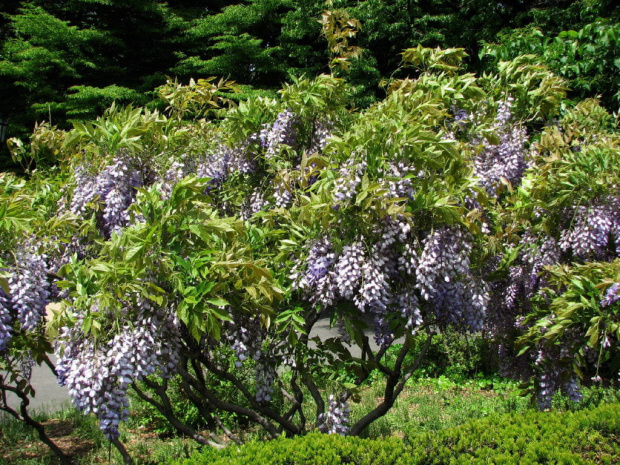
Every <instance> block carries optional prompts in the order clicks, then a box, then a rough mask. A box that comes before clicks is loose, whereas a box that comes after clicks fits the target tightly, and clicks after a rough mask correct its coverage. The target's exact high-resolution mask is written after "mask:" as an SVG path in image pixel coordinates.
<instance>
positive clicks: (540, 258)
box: [0, 47, 620, 461]
mask: <svg viewBox="0 0 620 465" xmlns="http://www.w3.org/2000/svg"><path fill="white" fill-rule="evenodd" d="M464 57H465V54H464V53H463V51H461V50H458V49H453V50H447V51H442V50H430V49H423V48H420V47H418V48H416V49H411V50H408V51H406V52H405V53H404V54H403V61H404V63H405V65H406V66H414V67H417V68H418V70H419V76H418V77H417V78H416V79H406V80H398V81H394V82H391V83H390V85H389V87H388V94H387V96H386V97H385V99H383V100H382V101H381V102H378V103H377V104H375V105H373V106H372V107H370V108H369V109H367V110H365V111H357V110H355V109H353V108H350V107H349V106H348V105H349V102H350V99H349V97H348V94H347V86H346V84H345V83H344V82H343V81H342V80H340V79H338V78H334V77H333V76H320V77H318V78H316V79H307V78H300V79H298V80H297V81H295V82H293V83H292V84H290V85H287V86H285V87H284V88H283V90H282V91H281V93H280V98H279V99H268V98H263V97H252V98H250V99H249V100H247V101H245V102H241V103H239V104H238V105H236V104H235V105H233V104H232V103H230V102H229V103H226V101H225V100H222V99H220V98H219V96H217V97H216V95H218V94H217V92H216V91H217V89H215V88H209V89H211V90H209V89H207V91H208V92H207V94H208V95H207V94H205V92H206V91H205V92H201V93H199V94H200V95H199V101H196V102H193V103H192V102H191V98H193V97H192V95H193V94H192V92H193V91H191V92H190V91H187V92H186V89H184V88H183V87H182V86H181V85H179V84H178V83H176V84H174V86H172V87H170V88H168V89H167V92H168V93H167V94H166V96H167V97H166V98H167V100H168V102H169V103H170V105H171V109H170V110H171V111H172V115H171V116H170V117H168V116H167V115H166V114H160V113H157V112H152V111H147V110H143V109H139V108H136V109H133V108H125V109H121V108H116V107H113V108H112V109H110V110H109V111H108V112H107V113H106V114H105V115H103V116H102V117H101V118H99V119H98V120H97V121H96V122H93V123H92V124H77V125H76V127H75V129H74V130H72V131H70V132H69V133H67V134H66V135H65V136H64V139H63V140H64V143H63V146H62V147H63V148H62V150H61V153H60V154H59V164H58V167H57V168H54V170H53V171H52V172H50V173H38V172H35V173H33V175H32V178H31V179H29V180H28V181H18V180H16V179H15V178H14V177H11V176H9V175H3V177H2V178H1V179H2V184H1V186H2V191H1V192H0V194H1V195H2V197H3V200H4V201H5V202H4V203H3V205H6V208H4V207H3V210H2V211H0V214H1V215H2V216H0V220H1V221H2V222H1V223H0V225H1V228H2V229H1V230H0V234H2V238H3V243H2V244H3V255H2V263H3V270H4V271H3V273H4V274H5V275H6V277H7V278H8V281H7V283H8V287H7V289H5V290H4V291H5V293H4V294H2V296H1V297H2V300H1V301H0V303H1V304H2V307H1V308H0V310H1V313H0V350H1V351H2V360H3V362H2V363H3V364H11V365H10V369H11V373H14V377H13V378H11V379H8V378H7V382H6V383H5V381H4V378H3V384H2V386H3V389H6V386H9V384H10V383H12V382H14V381H19V382H20V383H21V384H20V389H22V388H25V387H27V386H28V385H29V384H28V377H27V376H26V374H27V370H25V371H22V372H20V371H19V370H18V368H17V364H18V363H19V364H22V365H24V363H23V362H26V361H27V360H29V358H28V357H31V356H32V357H34V360H35V361H38V362H40V361H42V360H44V359H45V355H46V354H48V353H49V351H50V348H49V346H48V345H45V344H44V342H45V341H46V339H45V337H44V336H45V333H44V327H43V321H44V318H43V315H44V314H45V307H46V304H47V303H48V302H49V301H51V300H56V301H60V302H61V310H60V311H59V312H57V313H55V314H54V316H53V318H52V320H51V323H50V325H49V327H48V331H47V336H48V337H49V338H50V340H51V341H52V342H53V346H54V351H55V353H56V356H57V357H58V364H57V366H56V367H55V371H56V373H57V375H58V379H59V381H60V383H61V384H63V385H64V386H66V387H67V388H68V389H69V393H70V394H71V396H72V398H73V401H74V403H75V405H76V406H77V407H78V408H80V409H81V410H83V411H85V412H87V413H92V414H95V415H96V416H97V417H98V418H99V420H100V425H101V428H102V430H103V431H104V432H105V434H106V435H107V437H108V438H109V439H110V440H111V441H113V442H114V444H115V445H116V446H117V447H119V449H121V450H123V449H122V445H121V444H120V442H119V439H118V438H119V425H120V423H121V422H122V421H124V420H126V419H127V417H128V410H129V408H130V406H129V402H128V391H129V390H130V389H131V390H134V391H135V393H136V395H137V396H139V397H140V398H141V399H142V400H144V401H145V402H148V403H150V404H151V405H152V406H153V407H154V408H156V409H157V410H158V411H159V412H160V413H161V414H162V415H163V416H164V417H165V418H166V420H167V421H169V422H170V424H171V425H172V426H173V427H174V429H176V430H177V431H178V432H180V433H182V434H185V435H188V436H190V437H193V438H194V439H196V440H197V441H199V442H201V443H203V444H212V445H216V446H221V445H222V444H223V443H224V442H225V441H223V440H222V436H228V438H229V439H230V440H232V441H235V442H240V438H239V437H238V436H237V435H236V434H235V432H234V431H232V430H231V429H230V427H229V426H230V425H229V424H227V423H226V421H224V420H225V418H229V417H230V416H235V418H242V419H243V421H245V422H247V423H248V424H255V425H258V426H260V427H261V428H263V430H264V431H265V433H266V434H267V435H268V436H270V437H278V436H280V435H283V434H286V435H289V436H290V435H293V436H294V435H301V434H304V433H306V432H308V431H312V430H314V429H318V430H320V431H324V432H328V433H337V434H350V435H358V434H359V433H361V432H362V431H363V430H364V429H365V428H366V427H367V426H368V425H369V424H371V423H372V422H373V421H375V420H376V419H377V418H380V417H381V416H383V415H384V414H385V413H386V412H387V411H389V409H390V408H391V407H392V406H393V404H394V402H395V400H396V398H397V397H398V395H399V394H400V393H401V392H402V391H403V389H404V387H405V384H406V382H407V380H408V379H409V378H410V377H411V376H413V375H414V373H415V372H416V370H417V369H418V368H419V367H420V364H421V362H422V360H423V359H424V357H425V356H426V354H427V351H428V350H429V347H430V346H431V344H432V342H433V339H434V338H435V337H436V335H437V334H439V333H441V332H445V331H447V330H449V331H453V332H459V333H466V334H467V333H472V334H476V335H479V334H484V335H485V336H486V337H487V338H488V340H490V341H491V342H492V343H493V344H495V345H496V347H497V350H498V351H499V353H498V358H499V359H500V360H502V361H503V362H505V363H504V364H503V369H504V370H505V371H506V373H507V374H509V375H512V376H517V377H522V378H523V379H526V380H531V386H532V389H533V392H534V393H535V394H536V395H537V397H538V398H539V400H540V401H541V406H543V407H545V399H546V397H547V396H548V395H549V394H550V393H552V392H553V391H555V390H557V389H558V388H559V389H564V390H565V391H566V392H567V393H569V395H571V396H574V397H575V398H577V397H578V396H579V393H578V385H579V382H580V377H581V376H582V374H583V369H582V367H580V364H582V363H589V362H588V360H589V359H588V357H587V356H583V357H582V356H581V355H578V354H581V352H584V351H585V352H587V351H588V350H589V349H587V347H589V348H590V349H593V350H595V351H598V353H599V357H598V362H596V363H598V365H597V366H600V365H601V363H604V362H606V361H607V360H612V359H613V357H612V356H611V354H612V353H613V350H614V349H615V347H616V344H617V336H618V330H617V323H616V321H617V315H616V313H617V309H618V308H619V306H618V303H617V299H616V296H617V285H616V284H617V283H618V282H619V281H620V279H618V278H617V268H616V267H615V265H614V263H615V262H614V260H615V259H616V257H617V255H618V248H617V238H618V235H617V227H618V225H617V205H616V204H617V193H616V190H617V186H618V181H617V176H618V175H617V170H616V169H615V167H617V166H618V164H617V158H618V156H619V153H620V152H619V149H618V145H617V144H618V135H617V130H616V126H615V121H614V119H613V117H611V116H610V115H608V114H607V113H606V111H605V110H604V109H602V108H601V107H600V106H598V104H597V102H595V101H586V102H583V103H581V104H579V105H577V106H576V107H574V108H572V107H566V106H565V105H564V106H563V104H562V98H563V96H564V84H563V82H562V81H561V80H560V79H558V78H557V77H555V76H553V75H552V74H551V73H550V72H549V71H547V70H546V69H545V68H544V67H542V66H540V65H538V64H536V63H535V62H534V61H533V60H532V59H531V58H529V57H519V58H517V59H515V60H514V61H512V62H502V63H500V64H499V65H498V72H497V74H494V75H491V74H489V75H484V76H481V77H476V76H474V75H471V74H463V73H461V72H460V70H459V64H460V62H461V60H462V59H463V58H464ZM208 82H211V81H208ZM208 82H207V81H205V82H203V83H202V84H201V85H202V86H203V87H204V86H206V87H209V86H208V85H207V84H208ZM191 86H196V83H190V89H189V90H191V89H192V87H191ZM211 91H213V92H212V93H209V92H211ZM174 95H177V96H178V97H179V99H180V100H177V101H176V102H177V103H178V102H183V105H181V106H180V107H179V106H178V105H177V104H176V103H175V104H174V105H177V106H174V105H173V103H172V100H173V97H174ZM205 95H207V97H209V98H213V102H212V104H209V103H208V102H207V101H205V98H207V97H205ZM187 99H190V101H187ZM183 108H193V109H194V110H195V111H196V112H197V113H196V114H194V119H192V120H186V119H185V117H186V116H187V113H185V112H184V111H182V110H183ZM207 109H208V111H207ZM198 110H199V111H198ZM205 115H206V116H208V118H209V119H204V118H203V119H196V118H198V117H199V116H205ZM562 267H564V268H562ZM580 267H586V268H580ZM587 267H594V268H595V269H597V270H598V269H599V268H600V270H601V271H600V272H598V271H597V272H592V273H590V272H589V271H588V273H589V274H586V275H587V276H589V278H588V279H589V280H590V281H589V282H591V283H592V286H593V288H594V289H596V291H592V292H589V291H588V292H585V291H584V292H582V291H581V288H580V287H579V286H577V285H574V286H573V287H567V286H566V285H565V284H564V282H563V281H562V280H563V279H564V278H563V275H562V273H564V274H567V273H568V274H569V275H570V274H571V273H573V274H574V273H576V274H577V275H579V276H581V271H582V270H586V269H588V270H589V269H590V268H587ZM562 270H564V271H562ZM584 272H585V271H584ZM597 273H598V274H597ZM573 281H574V280H573ZM573 281H571V283H573ZM614 286H615V287H614ZM596 292H598V294H597V293H596ZM588 296H589V297H591V301H590V303H589V304H588V306H587V307H588V309H589V310H588V311H589V312H594V313H596V312H602V313H604V314H605V315H606V317H605V319H604V322H601V323H596V322H595V321H593V320H592V319H590V320H587V319H584V318H585V317H579V318H577V316H576V314H573V317H575V323H574V324H573V323H570V324H569V323H566V322H565V321H564V320H562V323H561V325H560V326H557V325H558V324H560V323H559V322H555V321H553V322H551V323H548V324H547V323H545V324H547V326H546V327H548V326H549V324H552V325H553V324H555V325H556V326H552V327H551V333H545V332H544V331H542V330H541V331H538V332H537V331H536V329H535V328H542V327H544V325H543V323H542V322H547V321H548V320H549V319H550V318H552V319H553V318H557V314H556V315H555V316H554V313H553V312H554V311H555V308H556V306H557V305H559V304H558V303H557V302H559V300H558V299H565V300H568V301H573V300H575V299H578V298H584V299H585V298H588ZM597 299H598V300H597ZM324 319H328V320H329V321H330V323H331V325H332V326H333V327H334V328H336V329H337V330H338V334H339V336H338V337H331V338H328V339H320V338H319V337H317V336H314V333H313V329H314V328H315V327H316V326H317V323H318V322H319V321H321V320H324ZM586 320H587V321H586ZM570 321H573V320H570ZM601 321H603V320H601ZM533 328H534V329H533ZM554 328H555V329H554ZM592 328H595V329H592ZM553 331H555V332H556V333H558V337H550V336H551V334H555V333H554V332H553ZM593 333H597V334H599V336H600V337H598V336H597V338H594V337H593ZM421 337H422V338H424V342H423V343H420V338H421ZM22 341H43V342H41V343H40V344H39V345H38V346H33V344H34V343H33V342H22ZM515 341H517V342H518V343H520V344H527V345H526V347H528V348H529V349H530V350H525V349H524V350H521V348H520V347H519V346H515V345H514V343H515ZM607 341H608V342H607ZM391 347H395V349H392V350H391V351H390V354H391V356H390V357H386V353H387V352H388V350H389V349H390V348H391ZM414 349H415V356H414V357H412V356H410V355H411V353H412V351H413V350H414ZM520 350H521V352H523V353H524V355H522V356H518V353H519V351H520ZM585 352H584V353H585ZM535 353H536V355H535V356H534V355H532V354H535ZM603 353H605V355H603ZM608 355H609V356H608ZM528 357H529V358H528ZM554 357H555V358H554ZM558 357H559V358H560V359H561V360H562V361H563V362H562V363H561V364H558V363H555V361H556V360H557V359H558ZM571 357H572V359H574V360H575V363H572V364H570V363H568V362H567V363H564V361H565V360H568V359H571ZM26 364H27V363H26ZM546 366H548V367H550V368H552V370H551V371H549V370H547V371H545V369H544V367H546ZM377 372H380V373H382V374H383V376H382V377H381V380H382V381H381V382H382V383H383V385H382V386H383V388H382V389H383V395H382V398H381V399H380V401H379V402H378V404H377V405H376V406H374V408H372V409H371V410H370V411H368V412H367V413H366V414H364V415H363V416H362V417H361V418H358V419H356V420H355V421H354V422H353V421H352V420H351V418H349V415H348V412H349V403H350V402H351V401H353V399H354V398H355V394H356V391H357V390H358V389H359V388H360V386H362V385H363V383H364V382H365V381H366V380H367V379H369V377H371V376H372V374H373V373H377ZM20 373H21V374H20ZM596 373H597V376H602V375H603V374H605V373H606V372H604V370H600V369H599V370H597V371H596ZM343 374H344V376H343ZM173 377H174V382H172V379H173ZM377 379H378V378H377ZM606 382H610V379H607V380H606ZM178 383H180V385H181V389H182V390H183V393H184V395H185V396H186V397H187V399H188V401H189V402H191V403H192V404H193V407H194V408H195V409H196V410H197V411H198V412H199V413H200V415H201V416H202V417H203V418H204V420H205V421H204V423H206V424H208V425H209V427H210V428H209V433H207V434H202V433H199V432H198V431H197V430H196V429H195V428H193V427H192V425H191V424H188V423H187V422H185V421H183V418H182V415H179V414H178V412H177V411H176V410H175V408H173V406H172V400H171V395H170V393H169V389H170V388H171V386H173V385H174V386H178ZM221 385H226V386H230V389H231V390H234V391H235V395H230V396H229V395H225V392H226V391H225V390H222V389H221ZM15 413H17V412H15ZM126 460H127V461H128V460H129V458H127V457H126Z"/></svg>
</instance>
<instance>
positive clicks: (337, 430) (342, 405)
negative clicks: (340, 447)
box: [318, 394, 351, 436]
mask: <svg viewBox="0 0 620 465" xmlns="http://www.w3.org/2000/svg"><path fill="white" fill-rule="evenodd" d="M350 413H351V409H350V407H349V404H348V402H347V401H346V400H338V399H336V397H335V396H334V395H333V394H332V395H330V396H329V401H328V404H327V412H325V413H321V414H320V415H319V418H318V420H319V431H320V432H322V433H326V434H339V435H341V436H346V435H347V433H348V432H349V414H350Z"/></svg>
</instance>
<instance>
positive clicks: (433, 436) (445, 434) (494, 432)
mask: <svg viewBox="0 0 620 465" xmlns="http://www.w3.org/2000/svg"><path fill="white" fill-rule="evenodd" d="M619 461H620V404H608V405H604V406H601V407H598V408H596V409H592V410H582V411H578V412H564V413H561V412H534V411H532V412H527V413H525V414H508V415H501V416H499V415H498V416H491V417H488V418H485V419H482V420H475V421H470V422H468V423H466V424H464V425H462V426H459V427H454V428H448V429H445V430H442V431H439V432H434V433H416V432H412V433H409V434H406V435H405V439H404V440H400V439H396V438H388V439H385V440H370V439H360V438H355V437H341V436H335V435H323V434H317V433H312V434H309V435H307V436H303V437H298V438H294V439H278V440H275V441H270V442H262V443H252V444H247V445H245V446H243V447H241V448H237V447H229V448H227V449H224V450H221V451H217V450H214V449H207V450H204V451H202V452H200V453H197V454H195V455H194V456H193V457H192V458H189V459H186V460H184V461H180V462H177V465H206V464H209V465H222V464H236V465H242V464H248V465H250V464H251V465H262V464H265V465H267V464H269V465H280V464H281V465H297V464H299V465H302V464H313V465H315V464H316V465H336V464H357V465H375V464H376V465H393V464H394V465H395V464H482V463H485V464H487V463H493V464H539V463H549V464H582V463H583V464H590V463H594V464H613V463H618V462H619Z"/></svg>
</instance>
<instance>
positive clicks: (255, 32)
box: [0, 0, 620, 166]
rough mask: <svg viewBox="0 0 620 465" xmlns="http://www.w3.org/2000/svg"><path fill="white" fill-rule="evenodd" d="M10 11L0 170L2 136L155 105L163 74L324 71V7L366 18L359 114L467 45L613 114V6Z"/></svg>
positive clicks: (59, 6) (307, 5) (304, 3)
mask: <svg viewBox="0 0 620 465" xmlns="http://www.w3.org/2000/svg"><path fill="white" fill-rule="evenodd" d="M3 3H4V7H3V12H2V13H3V14H2V15H0V77H1V79H0V120H2V121H1V122H2V124H3V125H4V128H5V133H4V134H3V135H2V139H3V140H2V149H1V150H2V152H1V155H2V158H1V159H0V160H1V161H0V165H2V166H6V164H7V163H8V152H7V148H6V144H5V143H4V142H5V140H7V139H9V138H11V137H24V136H25V135H27V134H29V133H30V132H31V131H32V128H33V127H34V124H35V122H37V121H39V122H40V121H48V122H50V121H51V124H53V125H57V126H59V127H66V126H68V125H69V121H70V120H87V119H92V118H94V117H95V116H96V115H99V114H101V112H102V111H103V110H104V109H105V108H107V107H109V106H110V104H111V103H112V102H113V101H116V102H117V103H121V104H127V103H135V104H139V105H145V104H149V103H150V102H154V101H156V100H155V99H154V98H153V91H154V89H155V88H156V87H157V86H159V85H162V84H163V83H164V82H165V80H166V76H169V77H176V78H178V79H179V80H180V81H187V80H189V78H196V79H197V78H204V77H208V76H219V77H224V78H228V79H232V80H235V81H236V82H237V83H239V84H241V85H243V87H242V89H243V93H245V94H248V93H252V92H275V90H276V89H279V88H280V86H281V84H282V83H283V82H285V81H286V80H287V79H289V78H290V77H292V76H300V75H306V76H315V75H318V74H319V73H321V72H325V71H326V70H327V65H328V59H327V51H326V46H325V40H324V39H323V38H322V37H321V24H320V23H319V21H318V19H319V18H320V15H321V12H322V11H324V10H325V9H326V8H331V9H335V8H340V9H345V10H346V12H347V13H348V14H349V15H350V17H351V18H356V19H357V20H359V21H360V22H361V24H362V30H361V31H360V33H359V34H358V35H357V38H356V45H358V46H360V47H362V48H363V50H364V51H363V54H362V55H361V57H360V58H359V59H358V60H356V61H355V62H354V63H353V67H352V70H351V72H350V74H349V76H348V80H349V81H350V84H353V85H354V86H355V88H356V89H357V96H356V104H357V105H358V106H361V107H365V106H367V105H369V104H370V103H372V102H373V101H374V100H375V99H376V98H377V97H381V96H383V95H384V94H385V93H384V91H383V90H382V88H381V87H380V85H379V84H380V82H381V81H382V80H383V79H386V78H387V79H389V78H394V77H403V76H402V74H403V73H404V71H402V70H401V71H399V72H397V73H394V69H397V68H398V66H399V64H400V60H401V57H400V55H399V54H400V52H402V50H403V49H405V48H408V47H412V46H416V45H417V44H421V45H423V46H427V47H436V46H439V47H444V48H446V47H462V48H465V50H466V51H467V53H468V54H469V63H468V66H469V68H470V71H472V72H476V73H481V72H483V71H485V69H487V68H488V67H489V66H491V65H493V64H494V62H495V61H496V60H501V59H511V58H514V56H516V55H519V54H522V53H533V54H536V55H538V56H540V57H541V59H542V60H544V61H546V62H547V64H549V65H550V66H551V68H552V70H553V71H554V72H556V73H557V74H559V75H561V76H562V77H565V78H568V79H569V82H570V83H571V87H572V92H573V94H569V96H571V95H572V96H575V97H579V98H583V97H588V96H597V95H599V96H601V98H602V101H603V103H604V104H605V105H606V106H608V107H609V106H612V107H613V106H614V105H615V108H617V100H614V99H615V98H616V96H617V92H618V84H619V82H620V77H619V76H620V73H618V71H620V27H619V26H618V23H619V21H620V6H618V4H617V2H615V1H613V0H603V1H593V0H579V1H573V0H520V1H515V2H489V1H488V0H468V1H456V2H455V1H453V0H418V1H415V0H392V1H386V0H364V1H344V0H343V1H333V2H328V3H326V2H324V1H323V0H246V1H239V0H235V1H226V0H212V1H209V2H204V1H203V2H200V1H189V0H170V1H169V2H162V1H156V0H136V1H132V2H126V1H121V0H64V1H61V0H51V1H50V0H46V1H43V0H31V1H12V0H5V1H4V2H3ZM489 44H494V45H489ZM495 44H496V45H495ZM408 72H412V71H410V70H408ZM243 93H242V95H241V98H242V97H243ZM151 105H155V103H151ZM615 108H612V109H615ZM7 123H8V124H7Z"/></svg>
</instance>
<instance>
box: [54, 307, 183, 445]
mask: <svg viewBox="0 0 620 465" xmlns="http://www.w3.org/2000/svg"><path fill="white" fill-rule="evenodd" d="M141 308H142V311H141V312H139V313H138V315H136V321H135V322H134V323H133V324H129V323H128V324H126V325H125V326H124V327H123V328H122V330H121V331H120V333H118V334H116V335H115V336H114V337H113V338H112V339H111V340H109V341H108V342H107V343H106V342H100V343H99V344H96V343H95V342H94V341H93V339H91V338H87V337H85V336H84V334H83V333H82V331H81V323H82V321H83V318H84V316H83V315H81V314H78V315H77V317H76V324H75V325H74V326H73V327H65V328H63V329H62V330H61V332H60V335H59V338H58V341H57V342H56V351H57V354H56V355H57V357H58V360H59V361H58V365H57V367H56V370H57V372H58V381H59V383H60V384H61V385H63V386H67V388H68V390H69V395H70V396H71V397H72V398H73V403H74V405H75V407H76V408H78V409H79V410H82V411H84V412H85V413H94V414H96V415H97V417H98V418H99V422H100V428H101V430H102V431H103V432H104V433H105V435H106V437H107V438H108V439H114V438H117V437H118V435H119V431H118V427H119V424H120V422H121V421H125V420H126V419H127V418H128V414H129V411H128V408H129V401H128V398H127V389H128V388H129V386H130V385H131V383H132V382H133V381H135V380H140V379H143V378H144V377H146V376H148V375H150V374H153V373H155V372H156V371H158V370H159V371H160V372H161V373H162V375H163V376H169V375H170V374H171V373H172V372H174V369H175V366H176V365H177V363H178V359H179V355H178V348H179V346H180V339H179V336H178V334H177V328H178V321H177V320H176V316H175V315H173V314H172V312H166V311H165V310H163V309H156V308H153V307H152V306H151V305H150V304H149V303H148V302H143V304H142V305H141ZM93 310H94V311H97V310H98V309H97V308H95V309H93Z"/></svg>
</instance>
